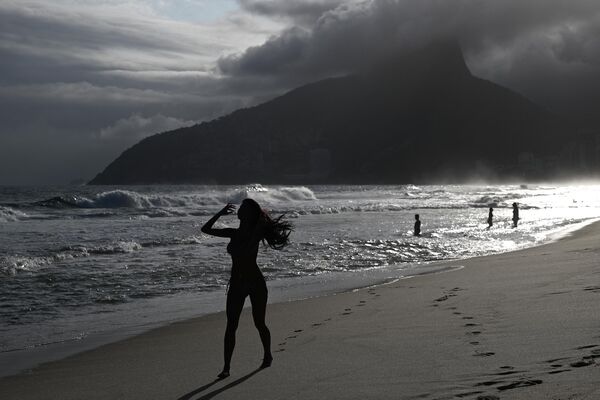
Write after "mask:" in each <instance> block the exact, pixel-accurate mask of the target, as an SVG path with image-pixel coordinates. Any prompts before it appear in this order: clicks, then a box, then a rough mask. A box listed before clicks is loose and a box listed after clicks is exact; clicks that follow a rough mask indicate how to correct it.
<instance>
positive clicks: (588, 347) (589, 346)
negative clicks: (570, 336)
mask: <svg viewBox="0 0 600 400" xmlns="http://www.w3.org/2000/svg"><path fill="white" fill-rule="evenodd" d="M593 347H598V345H597V344H588V345H587V346H579V347H577V348H576V349H575V350H584V349H591V348H593Z"/></svg>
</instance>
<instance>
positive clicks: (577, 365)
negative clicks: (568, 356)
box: [569, 360, 595, 368]
mask: <svg viewBox="0 0 600 400" xmlns="http://www.w3.org/2000/svg"><path fill="white" fill-rule="evenodd" d="M593 364H595V362H594V360H591V361H585V360H581V361H577V362H574V363H571V364H569V365H570V366H571V367H573V368H581V367H587V366H590V365H593Z"/></svg>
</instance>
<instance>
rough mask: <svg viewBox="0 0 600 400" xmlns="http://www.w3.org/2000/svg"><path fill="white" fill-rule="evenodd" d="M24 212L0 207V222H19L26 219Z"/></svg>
mask: <svg viewBox="0 0 600 400" xmlns="http://www.w3.org/2000/svg"><path fill="white" fill-rule="evenodd" d="M27 217H28V215H27V214H25V213H24V212H21V211H17V210H13V209H12V208H10V207H4V206H0V222H11V221H19V220H22V219H25V218H27Z"/></svg>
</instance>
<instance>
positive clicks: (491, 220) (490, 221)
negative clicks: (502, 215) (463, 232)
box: [487, 207, 494, 229]
mask: <svg viewBox="0 0 600 400" xmlns="http://www.w3.org/2000/svg"><path fill="white" fill-rule="evenodd" d="M487 222H488V229H489V228H491V227H492V225H494V209H493V208H492V207H490V213H489V214H488V221H487Z"/></svg>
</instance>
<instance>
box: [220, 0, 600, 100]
mask: <svg viewBox="0 0 600 400" xmlns="http://www.w3.org/2000/svg"><path fill="white" fill-rule="evenodd" d="M242 3H243V4H244V5H245V7H246V8H247V9H250V10H257V12H258V11H261V12H263V13H265V14H267V13H272V14H277V15H292V16H293V15H295V13H298V14H299V15H301V14H302V13H301V12H300V11H298V9H296V8H294V7H293V4H298V3H296V2H292V3H290V4H291V5H287V4H288V2H283V1H243V2H242ZM314 3H315V4H312V2H311V5H312V6H314V8H313V9H314V10H317V9H318V7H317V6H322V7H323V9H324V10H326V11H324V12H323V13H322V14H321V15H320V16H319V17H318V18H317V20H316V21H315V23H314V26H312V27H310V28H306V27H300V26H295V27H290V28H288V29H286V30H284V31H283V32H282V33H281V34H279V35H276V36H272V37H271V38H270V39H268V40H267V41H265V43H263V44H262V45H259V46H253V47H249V48H248V49H246V50H245V51H243V52H241V53H237V54H230V55H227V56H223V57H221V58H220V59H219V62H218V66H219V69H220V71H221V72H222V73H223V74H225V75H227V76H238V77H244V76H245V77H247V78H248V79H250V78H251V77H253V78H256V77H259V76H269V77H271V78H274V77H277V79H279V80H280V81H285V80H288V81H289V82H293V83H296V82H297V81H298V77H302V79H303V80H311V79H318V78H322V77H324V76H330V75H335V74H343V73H348V72H351V71H354V70H357V69H360V68H362V67H363V66H364V65H366V64H368V63H372V62H373V60H377V59H380V58H382V57H384V56H385V55H387V54H391V53H394V52H399V51H402V50H405V49H411V48H416V47H420V46H424V45H426V44H427V43H429V42H431V41H434V40H440V39H448V38H451V39H456V40H458V41H459V42H460V44H461V46H462V48H463V51H464V52H465V55H466V58H467V61H468V64H469V66H470V67H471V69H472V71H473V72H474V73H475V74H476V75H478V76H481V77H484V78H488V79H491V80H494V81H496V82H499V83H502V84H505V85H508V86H509V87H511V88H513V89H515V90H517V91H521V92H524V93H526V94H527V95H529V96H530V97H532V98H533V99H534V100H537V101H541V102H546V103H547V104H549V105H550V104H551V105H553V106H556V104H558V103H560V99H561V97H563V96H565V95H569V96H571V97H573V96H574V94H573V93H576V92H577V91H581V92H582V93H583V92H589V87H590V85H592V86H593V87H595V88H597V86H598V84H596V83H595V82H600V79H598V78H600V75H599V74H598V71H599V70H600V39H598V38H600V35H599V33H600V3H599V2H597V1H592V0H573V1H569V2H564V1H562V0H529V1H522V0H503V1H495V0H479V1H475V0H454V1H438V0H371V1H360V2H343V3H339V4H337V2H314ZM317 3H318V4H317ZM326 6H334V8H331V9H327V7H326ZM300 9H301V8H300ZM286 13H287V14H286ZM533 66H536V67H542V68H544V67H545V69H547V70H545V71H542V75H543V76H544V77H545V78H547V79H550V81H547V82H545V83H543V82H540V80H539V76H540V72H539V71H537V70H536V69H535V68H533ZM574 77H579V78H578V79H575V80H574V81H573V78H574ZM548 82H552V83H553V85H554V86H555V88H556V89H555V90H554V91H553V92H552V93H549V91H548V89H547V86H548ZM567 82H573V83H575V86H572V87H570V86H569V85H568V83H567ZM566 91H568V92H569V93H566ZM548 94H550V97H548V96H547V95H548ZM575 97H576V96H575ZM585 102H587V100H586V101H585ZM580 106H581V107H585V106H584V105H581V104H578V105H577V106H576V107H580ZM571 107H572V108H573V104H571Z"/></svg>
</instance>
